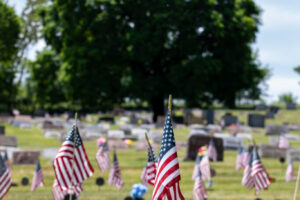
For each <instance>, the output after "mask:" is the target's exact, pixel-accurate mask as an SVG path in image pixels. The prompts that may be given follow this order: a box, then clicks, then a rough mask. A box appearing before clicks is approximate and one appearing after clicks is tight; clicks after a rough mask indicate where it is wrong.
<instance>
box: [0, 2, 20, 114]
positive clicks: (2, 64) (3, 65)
mask: <svg viewBox="0 0 300 200" xmlns="http://www.w3.org/2000/svg"><path fill="white" fill-rule="evenodd" d="M19 33H20V20H19V18H18V17H17V15H16V14H15V11H14V10H13V8H11V7H9V6H8V5H7V4H6V3H4V2H3V1H2V0H0V105H2V106H5V108H6V109H7V110H9V109H10V107H11V105H12V103H13V102H14V101H15V97H16V92H17V88H16V85H15V83H14V79H15V73H16V69H15V67H14V66H13V61H14V59H15V57H16V55H17V52H18V48H17V46H16V44H17V41H18V38H19Z"/></svg>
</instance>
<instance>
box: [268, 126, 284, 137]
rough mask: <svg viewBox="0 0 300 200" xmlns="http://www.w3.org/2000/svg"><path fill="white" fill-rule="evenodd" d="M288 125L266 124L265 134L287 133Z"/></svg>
mask: <svg viewBox="0 0 300 200" xmlns="http://www.w3.org/2000/svg"><path fill="white" fill-rule="evenodd" d="M288 131H289V130H288V127H287V126H282V125H267V128H266V135H280V134H281V133H288Z"/></svg>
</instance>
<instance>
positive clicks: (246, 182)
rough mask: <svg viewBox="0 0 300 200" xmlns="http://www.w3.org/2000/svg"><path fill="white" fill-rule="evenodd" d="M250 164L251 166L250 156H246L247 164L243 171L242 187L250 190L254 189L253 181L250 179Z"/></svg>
mask: <svg viewBox="0 0 300 200" xmlns="http://www.w3.org/2000/svg"><path fill="white" fill-rule="evenodd" d="M251 164H252V156H251V155H250V156H248V163H247V164H246V167H245V169H244V174H243V179H242V185H243V186H245V187H246V188H248V189H249V190H251V189H252V188H253V187H254V181H253V178H252V177H251Z"/></svg>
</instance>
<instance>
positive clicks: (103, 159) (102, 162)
mask: <svg viewBox="0 0 300 200" xmlns="http://www.w3.org/2000/svg"><path fill="white" fill-rule="evenodd" d="M96 160H97V163H98V166H99V168H100V169H101V171H102V172H105V171H106V170H108V169H109V167H110V161H109V151H108V145H107V142H104V143H103V144H101V145H100V147H99V149H98V152H97V154H96Z"/></svg>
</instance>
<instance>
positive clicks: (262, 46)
mask: <svg viewBox="0 0 300 200" xmlns="http://www.w3.org/2000/svg"><path fill="white" fill-rule="evenodd" d="M255 2H256V3H257V4H258V5H259V6H260V7H261V8H262V9H263V13H262V25H261V26H260V31H259V33H258V34H257V40H256V43H255V44H254V45H253V48H254V50H258V52H259V60H260V61H261V63H262V64H263V65H266V66H268V67H269V68H270V69H271V72H272V76H271V78H270V79H269V80H268V81H267V84H268V90H267V91H266V93H267V94H268V95H269V96H268V97H266V98H265V99H266V100H267V101H268V102H269V103H270V102H273V101H276V100H278V95H279V94H282V93H287V92H292V93H293V94H294V95H295V96H297V97H298V102H300V85H299V81H300V75H297V74H296V73H295V72H294V70H293V68H294V67H295V66H298V65H300V12H299V11H300V0H255ZM8 3H9V4H10V5H11V6H13V7H15V9H16V11H17V13H18V14H19V13H21V10H22V8H23V7H24V4H25V0H8ZM44 45H45V43H44V42H43V41H40V42H39V43H38V44H37V45H35V46H34V47H32V48H31V49H30V51H29V53H28V57H29V58H34V57H35V54H36V51H37V50H40V49H42V48H43V47H44Z"/></svg>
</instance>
